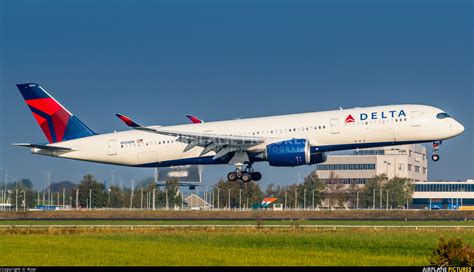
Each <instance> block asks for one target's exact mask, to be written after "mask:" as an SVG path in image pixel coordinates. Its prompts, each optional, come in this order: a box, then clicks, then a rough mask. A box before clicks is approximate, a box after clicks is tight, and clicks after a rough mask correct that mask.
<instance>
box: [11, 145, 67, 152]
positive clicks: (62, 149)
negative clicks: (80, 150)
mask: <svg viewBox="0 0 474 272" xmlns="http://www.w3.org/2000/svg"><path fill="white" fill-rule="evenodd" d="M12 145H14V146H24V147H29V148H39V149H44V150H51V151H73V150H74V149H73V148H70V147H64V146H52V145H41V144H29V143H19V144H12Z"/></svg>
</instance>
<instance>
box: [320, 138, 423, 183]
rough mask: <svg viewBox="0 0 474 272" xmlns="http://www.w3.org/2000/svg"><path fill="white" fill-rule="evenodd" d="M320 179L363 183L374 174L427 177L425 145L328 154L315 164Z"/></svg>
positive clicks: (420, 180)
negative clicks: (347, 153)
mask: <svg viewBox="0 0 474 272" xmlns="http://www.w3.org/2000/svg"><path fill="white" fill-rule="evenodd" d="M316 173H317V174H318V176H319V178H320V179H322V180H323V182H337V183H342V184H359V185H362V184H365V183H367V181H368V180H369V179H370V178H373V177H374V176H376V175H381V174H386V175H387V176H388V177H389V178H393V177H395V176H397V177H401V178H409V179H411V180H413V181H414V182H424V181H427V179H428V162H427V158H426V148H425V147H424V146H422V145H414V144H413V145H400V146H390V147H380V148H367V149H359V150H354V151H353V154H352V155H332V156H331V155H330V156H328V159H327V161H326V162H324V163H322V164H318V165H316Z"/></svg>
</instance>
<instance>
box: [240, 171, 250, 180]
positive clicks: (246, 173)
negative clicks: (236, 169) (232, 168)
mask: <svg viewBox="0 0 474 272" xmlns="http://www.w3.org/2000/svg"><path fill="white" fill-rule="evenodd" d="M240 179H242V181H243V182H250V181H251V180H252V175H251V174H250V173H249V172H243V173H242V177H240Z"/></svg>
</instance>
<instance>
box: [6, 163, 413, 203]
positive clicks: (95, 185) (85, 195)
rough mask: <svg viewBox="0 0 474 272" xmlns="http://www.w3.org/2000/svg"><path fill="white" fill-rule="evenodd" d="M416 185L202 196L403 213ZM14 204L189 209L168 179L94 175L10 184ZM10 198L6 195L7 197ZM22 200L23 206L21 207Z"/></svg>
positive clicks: (225, 190) (307, 186)
mask: <svg viewBox="0 0 474 272" xmlns="http://www.w3.org/2000/svg"><path fill="white" fill-rule="evenodd" d="M413 188H414V185H413V183H412V182H410V180H409V179H407V178H398V177H394V178H392V179H389V178H388V177H387V176H386V175H380V176H375V177H373V178H372V179H369V180H368V182H367V184H365V186H358V185H356V184H351V185H344V184H340V183H339V182H338V178H337V177H332V178H330V179H329V180H326V181H325V182H322V181H321V180H320V179H319V178H318V176H317V174H316V171H313V172H311V173H310V174H309V175H308V176H307V177H305V178H304V181H303V182H302V183H294V184H289V185H275V184H269V185H268V186H267V187H266V189H265V190H262V189H261V188H260V185H259V183H257V182H249V183H239V182H231V181H228V180H224V179H220V180H219V181H218V182H217V183H216V184H215V185H213V186H211V187H210V190H206V191H205V192H203V194H202V195H200V197H201V198H203V199H204V200H205V201H206V202H208V203H209V204H210V205H211V206H212V207H215V208H250V207H252V205H255V204H259V203H261V201H262V200H263V198H264V197H275V198H278V201H277V202H276V203H280V204H282V205H284V206H285V207H286V208H296V209H301V208H308V209H311V208H358V209H380V208H401V207H405V206H407V205H408V203H410V202H411V198H412V195H413ZM7 191H8V199H9V201H10V203H12V204H13V205H16V203H18V206H19V208H21V207H25V206H24V201H25V199H26V207H28V208H31V207H34V206H36V205H43V204H46V205H69V206H71V207H73V208H76V207H82V208H105V207H108V208H143V209H150V208H152V207H153V200H154V204H155V205H154V206H155V207H156V208H170V209H173V208H174V207H180V206H182V205H183V201H184V200H183V199H182V197H183V195H182V193H180V190H179V180H178V179H176V178H171V179H168V180H167V181H166V182H165V184H164V186H163V187H159V186H157V185H156V184H155V183H154V182H153V180H152V179H145V180H144V181H143V182H141V183H138V185H137V187H136V188H133V190H132V189H131V188H126V187H120V186H117V185H112V186H110V187H109V188H106V187H105V185H104V183H102V182H100V181H98V180H97V179H96V178H95V177H94V176H93V175H85V176H84V177H83V178H82V180H81V181H80V182H79V184H75V183H72V182H69V181H63V182H57V183H52V184H51V186H50V187H49V188H48V189H46V190H44V191H34V190H33V184H32V182H31V181H30V180H28V179H22V180H19V181H17V182H11V183H8V184H7ZM2 198H3V199H2V200H4V199H5V194H4V195H2ZM17 201H18V202H17Z"/></svg>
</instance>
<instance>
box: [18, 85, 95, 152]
mask: <svg viewBox="0 0 474 272" xmlns="http://www.w3.org/2000/svg"><path fill="white" fill-rule="evenodd" d="M16 86H17V87H18V89H19V90H20V92H21V94H22V95H23V98H24V99H25V102H26V104H27V105H28V107H29V108H30V110H31V112H32V113H33V116H34V117H35V119H36V121H37V122H38V124H39V126H40V127H41V129H42V130H43V133H44V135H45V136H46V138H47V139H48V141H49V143H57V142H62V141H67V140H72V139H77V138H83V137H88V136H92V135H96V134H95V133H94V132H93V131H92V130H91V129H90V128H88V127H87V126H86V125H85V124H84V123H82V122H81V121H80V120H79V119H78V118H77V117H75V116H74V115H73V114H72V113H70V112H69V111H68V110H67V109H66V108H65V107H63V106H62V105H61V104H60V103H59V102H58V101H56V99H54V98H53V97H52V96H51V95H49V94H48V92H46V91H45V90H44V89H43V88H42V87H41V86H40V85H38V84H36V83H25V84H17V85H16Z"/></svg>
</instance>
